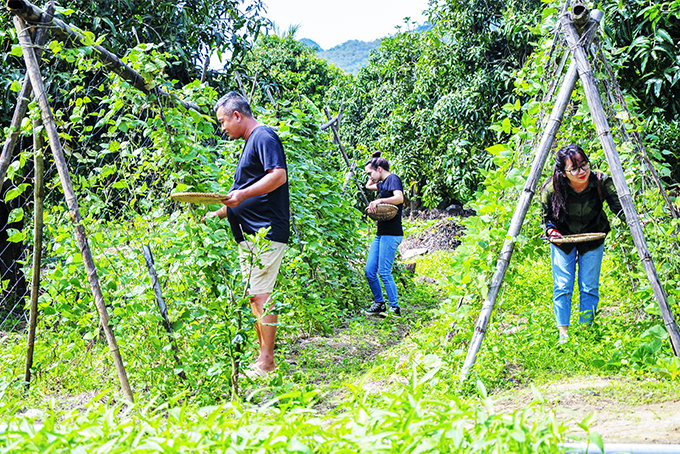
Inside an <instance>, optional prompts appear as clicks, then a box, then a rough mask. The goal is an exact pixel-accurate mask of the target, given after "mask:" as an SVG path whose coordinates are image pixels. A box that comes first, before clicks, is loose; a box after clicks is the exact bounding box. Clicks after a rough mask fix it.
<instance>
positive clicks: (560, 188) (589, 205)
mask: <svg viewBox="0 0 680 454" xmlns="http://www.w3.org/2000/svg"><path fill="white" fill-rule="evenodd" d="M604 200H606V201H607V204H608V205H609V208H610V209H611V210H612V212H613V213H615V214H616V215H617V216H618V217H619V218H621V219H623V220H625V218H624V217H623V211H622V209H621V203H620V202H619V197H618V195H617V194H616V189H615V188H614V183H613V181H612V179H611V178H610V177H609V175H607V174H604V173H599V172H592V171H591V170H590V163H589V162H588V157H587V156H586V155H585V153H584V152H583V149H582V148H581V147H580V146H578V145H576V144H571V145H567V146H566V147H563V148H561V149H560V150H559V151H558V152H557V154H556V155H555V168H554V170H553V176H552V178H551V179H550V180H548V181H547V182H546V184H545V185H544V187H543V190H542V191H541V206H542V208H543V227H544V228H545V232H546V234H547V235H548V236H549V237H553V238H555V237H556V238H561V237H562V236H563V235H574V234H578V233H595V232H602V233H607V232H609V231H610V230H611V228H610V227H609V221H608V220H607V215H606V214H605V212H604V210H603V204H602V202H603V201H604ZM603 251H604V239H601V240H594V241H587V242H583V243H566V244H559V245H556V244H551V245H550V257H551V261H552V273H553V306H554V309H555V319H556V320H557V327H558V329H559V333H560V337H559V342H560V343H564V342H566V340H567V337H568V336H567V330H568V329H569V319H570V315H571V296H572V293H573V289H574V280H575V279H576V262H577V261H578V263H579V266H578V287H579V293H580V304H579V310H580V312H581V317H580V322H581V323H588V324H591V323H592V322H593V316H594V314H595V312H596V311H597V304H598V302H599V300H600V296H599V286H600V266H601V265H602V253H603Z"/></svg>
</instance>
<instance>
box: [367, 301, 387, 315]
mask: <svg viewBox="0 0 680 454" xmlns="http://www.w3.org/2000/svg"><path fill="white" fill-rule="evenodd" d="M384 312H385V303H376V302H373V304H371V306H370V307H369V308H368V309H364V314H366V315H382V314H383V313H384Z"/></svg>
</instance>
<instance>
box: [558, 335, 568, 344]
mask: <svg viewBox="0 0 680 454" xmlns="http://www.w3.org/2000/svg"><path fill="white" fill-rule="evenodd" d="M568 339H569V335H568V334H567V333H562V334H560V338H559V339H557V343H558V344H566V343H567V340H568Z"/></svg>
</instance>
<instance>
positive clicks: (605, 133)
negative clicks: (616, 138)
mask: <svg viewBox="0 0 680 454" xmlns="http://www.w3.org/2000/svg"><path fill="white" fill-rule="evenodd" d="M611 135H612V132H611V130H610V129H606V130H604V131H602V132H601V133H599V134H598V135H597V136H598V137H600V139H602V137H604V136H611Z"/></svg>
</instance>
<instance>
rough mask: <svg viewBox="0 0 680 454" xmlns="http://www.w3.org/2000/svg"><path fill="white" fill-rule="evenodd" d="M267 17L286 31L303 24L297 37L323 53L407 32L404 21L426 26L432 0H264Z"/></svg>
mask: <svg viewBox="0 0 680 454" xmlns="http://www.w3.org/2000/svg"><path fill="white" fill-rule="evenodd" d="M263 3H264V4H265V5H266V9H267V12H266V14H265V16H266V17H267V18H269V19H271V20H272V21H274V23H275V24H276V26H277V27H278V29H279V30H281V31H286V30H288V28H289V26H290V25H298V24H299V25H300V28H299V29H298V31H297V33H296V34H295V36H296V37H297V38H298V39H301V38H308V39H311V40H312V41H314V42H316V43H317V44H318V45H319V46H321V48H322V49H323V50H328V49H330V48H332V47H335V46H337V45H338V44H342V43H344V42H345V41H349V40H351V39H357V40H359V41H373V40H375V39H379V38H382V37H385V36H388V35H392V34H394V33H395V31H396V30H395V26H397V25H401V26H402V30H406V29H407V28H406V26H405V24H404V18H405V17H410V18H411V19H410V21H411V22H413V21H415V22H417V23H418V24H422V23H423V22H425V16H423V11H425V10H426V9H427V6H428V0H409V1H407V0H335V1H328V0H263Z"/></svg>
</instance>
